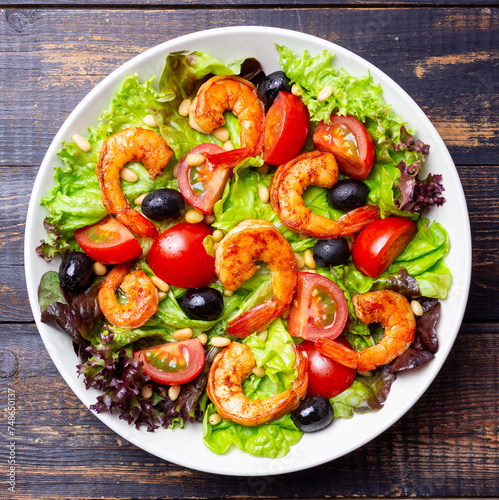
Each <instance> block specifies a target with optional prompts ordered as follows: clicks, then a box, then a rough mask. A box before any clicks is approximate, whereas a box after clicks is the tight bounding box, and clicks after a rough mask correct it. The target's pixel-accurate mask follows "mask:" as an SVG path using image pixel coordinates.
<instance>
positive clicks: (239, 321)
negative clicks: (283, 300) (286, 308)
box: [227, 299, 283, 339]
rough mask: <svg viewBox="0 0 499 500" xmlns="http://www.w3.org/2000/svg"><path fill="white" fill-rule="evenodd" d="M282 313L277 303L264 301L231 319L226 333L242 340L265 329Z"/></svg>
mask: <svg viewBox="0 0 499 500" xmlns="http://www.w3.org/2000/svg"><path fill="white" fill-rule="evenodd" d="M282 312H283V308H282V307H281V306H280V305H279V304H278V302H277V301H275V300H272V299H268V300H265V301H263V302H261V303H260V304H258V305H256V306H255V307H252V308H251V309H249V310H248V311H246V312H245V313H243V314H241V315H239V316H238V317H237V318H235V319H233V320H232V321H231V322H230V323H229V324H228V326H227V333H228V334H229V335H235V336H236V337H238V338H240V339H242V338H244V337H247V336H248V335H251V334H252V333H254V332H258V331H259V330H262V329H263V328H265V327H266V326H267V325H268V324H269V323H270V322H271V321H273V320H274V319H276V318H277V317H279V315H280V314H281V313H282Z"/></svg>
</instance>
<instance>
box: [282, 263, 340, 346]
mask: <svg viewBox="0 0 499 500" xmlns="http://www.w3.org/2000/svg"><path fill="white" fill-rule="evenodd" d="M347 319H348V306H347V300H346V299H345V295H344V294H343V292H342V291H341V289H340V288H339V287H338V286H337V285H336V284H335V283H333V282H332V281H331V280H330V279H328V278H326V277H325V276H321V275H320V274H315V273H307V272H301V273H298V281H297V284H296V291H295V295H294V297H293V301H292V302H291V308H290V311H289V316H288V330H289V333H290V334H291V335H293V336H294V337H302V338H304V339H307V340H312V341H315V340H317V339H320V338H322V337H327V338H330V339H334V338H336V337H337V336H338V335H339V334H340V333H341V332H342V331H343V328H345V325H346V322H347Z"/></svg>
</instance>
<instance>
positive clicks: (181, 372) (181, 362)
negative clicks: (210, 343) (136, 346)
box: [133, 339, 204, 385]
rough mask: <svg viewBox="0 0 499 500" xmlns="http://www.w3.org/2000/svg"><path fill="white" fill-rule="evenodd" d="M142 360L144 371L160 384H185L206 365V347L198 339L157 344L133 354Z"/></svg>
mask: <svg viewBox="0 0 499 500" xmlns="http://www.w3.org/2000/svg"><path fill="white" fill-rule="evenodd" d="M133 356H134V357H135V358H139V359H140V361H142V367H143V370H144V373H145V374H147V375H149V377H151V380H154V381H155V382H158V383H160V384H166V385H171V384H175V385H178V384H185V383H186V382H189V381H191V380H192V379H193V378H195V377H196V376H197V375H198V374H199V372H200V371H201V370H202V369H203V366H204V349H203V346H202V345H201V342H199V340H197V339H189V340H182V341H180V342H171V343H169V344H162V345H156V346H154V347H148V348H146V349H142V350H141V351H137V352H136V353H134V355H133Z"/></svg>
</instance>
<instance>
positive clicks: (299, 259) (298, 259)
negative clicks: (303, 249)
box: [295, 253, 305, 269]
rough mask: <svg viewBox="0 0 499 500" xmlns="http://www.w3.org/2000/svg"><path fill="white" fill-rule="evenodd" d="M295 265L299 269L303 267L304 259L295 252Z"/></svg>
mask: <svg viewBox="0 0 499 500" xmlns="http://www.w3.org/2000/svg"><path fill="white" fill-rule="evenodd" d="M295 260H296V267H297V268H298V269H301V268H303V267H305V260H304V259H303V257H302V256H301V255H300V254H299V253H295Z"/></svg>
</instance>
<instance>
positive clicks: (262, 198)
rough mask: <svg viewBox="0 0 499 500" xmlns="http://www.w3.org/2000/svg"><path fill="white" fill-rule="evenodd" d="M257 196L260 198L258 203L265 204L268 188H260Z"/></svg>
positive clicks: (267, 198)
mask: <svg viewBox="0 0 499 500" xmlns="http://www.w3.org/2000/svg"><path fill="white" fill-rule="evenodd" d="M258 196H259V197H260V201H261V202H262V203H267V202H268V201H269V196H270V193H269V188H268V187H266V186H260V187H259V188H258Z"/></svg>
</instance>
